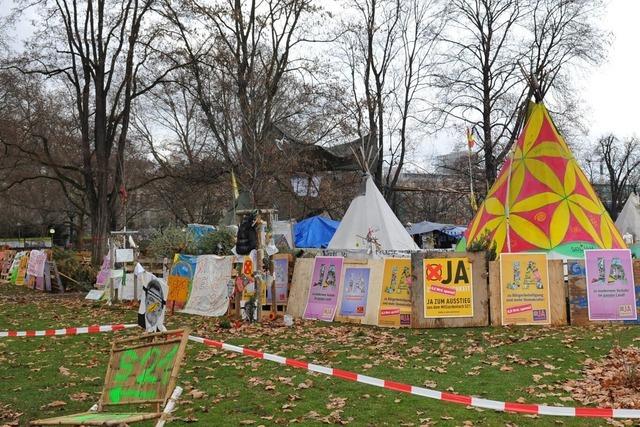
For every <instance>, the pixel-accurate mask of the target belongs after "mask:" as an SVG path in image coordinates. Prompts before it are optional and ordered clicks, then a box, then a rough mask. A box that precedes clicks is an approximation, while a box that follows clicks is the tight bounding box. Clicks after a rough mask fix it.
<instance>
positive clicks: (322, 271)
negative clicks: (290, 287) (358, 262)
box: [303, 256, 344, 322]
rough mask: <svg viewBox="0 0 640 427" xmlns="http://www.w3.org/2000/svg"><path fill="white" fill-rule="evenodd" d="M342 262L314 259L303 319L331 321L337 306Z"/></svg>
mask: <svg viewBox="0 0 640 427" xmlns="http://www.w3.org/2000/svg"><path fill="white" fill-rule="evenodd" d="M343 261H344V259H343V258H342V257H324V256H319V257H316V259H315V262H314V267H313V274H312V276H311V285H310V287H309V297H308V299H307V305H306V307H305V310H304V315H303V317H304V318H305V319H318V320H324V321H327V322H330V321H332V320H333V317H334V316H335V314H336V306H337V305H338V295H339V291H340V277H341V276H342V263H343Z"/></svg>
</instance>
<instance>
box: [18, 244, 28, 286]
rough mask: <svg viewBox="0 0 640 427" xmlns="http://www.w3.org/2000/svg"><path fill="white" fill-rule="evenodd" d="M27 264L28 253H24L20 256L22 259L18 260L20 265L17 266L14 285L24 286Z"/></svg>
mask: <svg viewBox="0 0 640 427" xmlns="http://www.w3.org/2000/svg"><path fill="white" fill-rule="evenodd" d="M28 264H29V251H26V252H25V253H24V255H23V256H22V258H20V263H19V264H18V271H17V273H16V281H15V284H16V285H19V286H23V285H24V284H25V278H26V276H27V266H28Z"/></svg>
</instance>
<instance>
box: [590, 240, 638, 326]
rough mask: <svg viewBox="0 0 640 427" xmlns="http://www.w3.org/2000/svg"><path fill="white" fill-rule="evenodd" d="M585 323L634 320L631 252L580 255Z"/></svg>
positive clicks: (634, 300) (634, 303) (634, 304)
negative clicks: (584, 283)
mask: <svg viewBox="0 0 640 427" xmlns="http://www.w3.org/2000/svg"><path fill="white" fill-rule="evenodd" d="M584 257H585V266H586V276H587V277H586V279H587V306H588V308H589V320H637V319H638V313H637V309H636V294H635V282H634V280H633V267H632V261H631V251H630V250H628V249H594V250H586V251H584Z"/></svg>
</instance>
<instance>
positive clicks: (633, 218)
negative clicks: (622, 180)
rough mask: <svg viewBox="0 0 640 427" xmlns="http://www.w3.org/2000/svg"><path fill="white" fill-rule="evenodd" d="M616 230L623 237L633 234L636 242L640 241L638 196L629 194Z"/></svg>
mask: <svg viewBox="0 0 640 427" xmlns="http://www.w3.org/2000/svg"><path fill="white" fill-rule="evenodd" d="M616 228H617V229H618V230H619V231H620V233H621V234H622V235H623V236H624V235H625V234H631V235H633V238H634V241H637V240H638V239H640V197H638V195H637V194H635V193H631V194H629V198H628V199H627V202H626V203H625V204H624V207H623V208H622V212H620V215H618V219H616Z"/></svg>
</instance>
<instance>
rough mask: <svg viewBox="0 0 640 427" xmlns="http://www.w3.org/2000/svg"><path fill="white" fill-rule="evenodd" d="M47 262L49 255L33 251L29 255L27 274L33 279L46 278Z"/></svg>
mask: <svg viewBox="0 0 640 427" xmlns="http://www.w3.org/2000/svg"><path fill="white" fill-rule="evenodd" d="M46 262H47V253H46V252H45V251H39V250H36V249H34V250H32V251H31V253H30V254H29V263H28V265H27V274H28V275H30V276H32V277H44V265H45V263H46Z"/></svg>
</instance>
